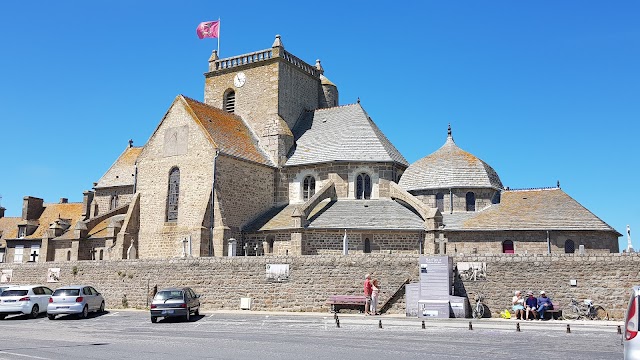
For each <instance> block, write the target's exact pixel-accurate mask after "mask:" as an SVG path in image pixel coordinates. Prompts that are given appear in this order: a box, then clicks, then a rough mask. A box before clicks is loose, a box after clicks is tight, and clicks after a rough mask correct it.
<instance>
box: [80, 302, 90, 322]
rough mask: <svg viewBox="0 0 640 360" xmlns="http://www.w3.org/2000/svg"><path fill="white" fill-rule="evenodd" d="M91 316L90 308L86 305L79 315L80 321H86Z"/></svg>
mask: <svg viewBox="0 0 640 360" xmlns="http://www.w3.org/2000/svg"><path fill="white" fill-rule="evenodd" d="M88 316H89V307H88V306H87V305H85V306H84V307H83V308H82V312H81V313H80V315H79V318H80V319H86V318H87V317H88Z"/></svg>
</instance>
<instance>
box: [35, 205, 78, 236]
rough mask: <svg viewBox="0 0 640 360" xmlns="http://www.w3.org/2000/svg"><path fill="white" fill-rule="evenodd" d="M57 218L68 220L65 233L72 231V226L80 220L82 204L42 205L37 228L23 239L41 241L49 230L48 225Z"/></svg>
mask: <svg viewBox="0 0 640 360" xmlns="http://www.w3.org/2000/svg"><path fill="white" fill-rule="evenodd" d="M59 218H60V219H68V220H70V221H69V223H70V225H71V226H70V227H69V229H68V230H67V231H73V226H74V225H75V224H76V222H78V220H80V219H82V203H66V204H44V211H43V212H42V215H40V218H38V223H39V225H38V228H37V229H36V231H35V232H34V233H33V234H31V235H29V236H27V237H25V239H42V238H43V237H44V235H45V233H46V231H47V230H48V229H49V225H51V223H52V222H53V221H54V220H57V219H59Z"/></svg>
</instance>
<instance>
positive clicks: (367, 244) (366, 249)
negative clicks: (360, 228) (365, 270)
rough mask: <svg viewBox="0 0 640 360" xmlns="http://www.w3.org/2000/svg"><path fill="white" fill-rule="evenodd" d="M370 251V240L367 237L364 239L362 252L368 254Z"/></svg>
mask: <svg viewBox="0 0 640 360" xmlns="http://www.w3.org/2000/svg"><path fill="white" fill-rule="evenodd" d="M370 252H371V240H369V238H365V239H364V253H365V254H369V253H370Z"/></svg>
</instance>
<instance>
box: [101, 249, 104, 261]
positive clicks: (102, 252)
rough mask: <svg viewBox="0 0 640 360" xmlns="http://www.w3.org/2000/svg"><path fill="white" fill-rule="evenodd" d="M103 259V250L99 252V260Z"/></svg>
mask: <svg viewBox="0 0 640 360" xmlns="http://www.w3.org/2000/svg"><path fill="white" fill-rule="evenodd" d="M103 258H104V250H100V260H102V259H103Z"/></svg>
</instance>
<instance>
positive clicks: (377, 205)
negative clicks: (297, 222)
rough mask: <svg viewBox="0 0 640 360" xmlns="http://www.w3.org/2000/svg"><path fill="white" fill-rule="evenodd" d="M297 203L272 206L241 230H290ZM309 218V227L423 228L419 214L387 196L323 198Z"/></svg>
mask: <svg viewBox="0 0 640 360" xmlns="http://www.w3.org/2000/svg"><path fill="white" fill-rule="evenodd" d="M299 205H300V204H295V205H287V206H284V207H282V206H280V207H275V208H272V209H271V210H269V211H267V212H265V214H263V215H262V216H261V217H260V218H259V219H257V220H256V221H254V222H253V223H252V224H250V225H249V226H247V228H245V229H244V230H245V231H270V230H283V229H290V228H292V227H293V218H292V217H291V214H292V213H293V210H294V209H295V208H296V206H299ZM308 220H309V224H308V226H307V228H308V229H371V230H422V229H423V226H424V221H423V220H422V218H421V217H420V216H419V215H418V214H416V213H414V212H413V211H411V210H409V209H408V208H406V207H404V206H403V205H401V204H399V203H398V202H396V201H393V200H390V199H380V200H338V201H335V200H330V199H326V200H324V201H322V202H320V203H319V204H318V206H316V207H315V208H314V209H313V210H312V211H311V213H310V214H309V218H308Z"/></svg>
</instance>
